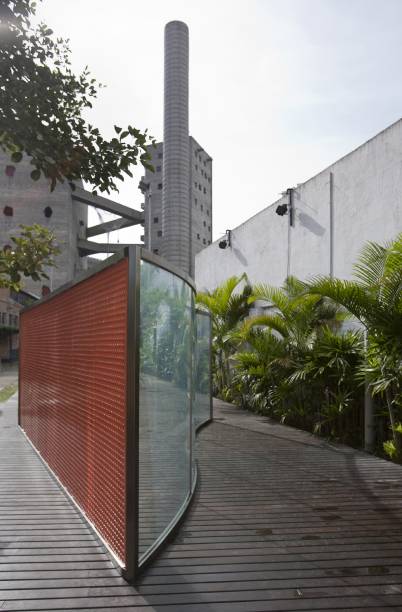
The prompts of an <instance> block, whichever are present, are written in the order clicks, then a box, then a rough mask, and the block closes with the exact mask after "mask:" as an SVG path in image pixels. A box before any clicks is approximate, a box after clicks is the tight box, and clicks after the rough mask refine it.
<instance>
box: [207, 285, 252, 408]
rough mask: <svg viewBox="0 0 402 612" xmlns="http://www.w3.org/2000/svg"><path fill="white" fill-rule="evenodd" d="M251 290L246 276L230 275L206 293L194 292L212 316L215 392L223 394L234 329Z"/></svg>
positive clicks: (245, 313)
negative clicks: (241, 286)
mask: <svg viewBox="0 0 402 612" xmlns="http://www.w3.org/2000/svg"><path fill="white" fill-rule="evenodd" d="M243 282H244V283H245V285H244V287H243V289H242V290H241V291H240V292H236V289H238V287H239V285H240V284H241V283H243ZM251 292H252V289H251V287H250V285H249V284H248V282H247V275H246V274H242V275H241V276H232V277H230V278H228V280H227V281H226V282H224V283H223V284H222V285H220V286H219V287H217V288H216V289H214V290H213V291H211V292H209V291H206V292H200V293H198V294H197V298H196V299H197V304H198V305H199V307H200V308H201V309H204V310H206V311H207V312H209V313H210V315H211V319H212V347H213V355H214V366H215V368H214V369H215V386H216V390H217V393H218V395H219V396H220V397H223V396H224V394H225V393H226V392H227V389H228V385H229V377H230V369H229V359H230V356H231V354H232V353H233V351H234V347H235V338H234V336H233V332H234V330H235V329H236V328H237V326H238V325H239V322H240V321H242V320H243V319H244V318H245V317H246V316H247V315H248V313H249V310H250V305H249V301H248V300H249V298H250V296H251Z"/></svg>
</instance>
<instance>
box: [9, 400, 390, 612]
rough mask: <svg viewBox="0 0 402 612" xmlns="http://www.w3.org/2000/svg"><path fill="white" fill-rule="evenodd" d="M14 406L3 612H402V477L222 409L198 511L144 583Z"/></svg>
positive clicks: (207, 441)
mask: <svg viewBox="0 0 402 612" xmlns="http://www.w3.org/2000/svg"><path fill="white" fill-rule="evenodd" d="M15 409H16V400H15V398H13V399H12V400H9V401H8V402H7V403H6V404H3V405H0V611H1V612H5V611H11V610H23V611H25V612H26V611H34V610H35V611H36V610H47V611H52V610H53V611H56V610H57V611H58V612H60V611H64V610H65V611H67V610H96V611H97V612H112V611H113V610H124V611H133V612H151V611H153V610H155V611H157V612H267V611H271V612H280V611H284V612H291V611H294V612H296V611H302V610H304V611H313V610H314V611H315V610H322V611H335V610H338V611H339V610H342V611H343V612H347V611H350V612H352V611H353V612H363V610H364V611H369V612H379V611H385V610H391V609H393V610H401V611H402V535H401V534H402V529H401V527H402V467H401V466H397V465H393V464H391V463H389V462H386V461H382V460H380V459H377V458H375V457H371V456H369V455H366V454H364V453H360V452H357V451H355V450H353V449H351V448H348V447H345V446H340V445H335V444H329V443H327V442H325V441H323V440H321V439H319V438H317V437H315V436H311V435H309V434H307V433H305V432H301V431H298V430H295V429H291V428H287V427H284V426H282V425H279V424H277V423H272V422H270V421H269V420H268V419H265V418H262V417H258V416H255V415H252V414H250V413H247V412H244V411H241V410H238V409H236V408H233V407H232V406H230V405H228V404H224V403H223V402H216V407H215V416H216V418H215V421H214V423H213V424H211V425H209V426H207V427H206V428H204V429H203V430H202V431H201V433H200V435H199V440H198V461H199V478H200V480H199V486H198V489H197V493H196V496H195V499H194V501H193V504H192V506H191V509H190V511H189V513H188V515H187V517H186V519H185V521H184V523H183V525H182V527H181V529H180V530H179V532H178V534H177V536H176V537H175V539H174V540H173V541H172V542H171V543H170V544H169V545H168V546H167V547H166V548H165V550H164V551H163V552H162V554H161V555H160V556H159V557H158V558H157V559H156V561H155V562H154V563H153V564H152V566H151V567H149V568H148V570H147V571H146V572H145V573H144V574H143V575H142V577H141V579H140V580H139V582H138V584H137V585H136V586H132V585H128V584H127V583H126V582H125V581H124V580H123V579H122V578H121V576H120V574H119V571H118V569H117V568H116V567H115V566H114V564H113V563H112V562H111V560H110V557H109V555H108V553H107V551H106V550H105V548H104V547H103V545H102V543H101V542H100V541H99V540H98V538H97V537H96V535H95V534H94V533H93V532H92V530H91V528H90V527H89V526H88V525H87V524H86V522H85V520H84V519H83V517H82V516H81V515H80V513H79V512H78V510H77V509H76V508H75V507H74V506H73V505H72V504H71V502H70V501H69V500H68V499H67V498H66V496H65V494H64V493H63V491H62V490H61V489H60V488H59V486H58V484H57V483H56V482H55V481H54V480H53V479H52V478H51V476H50V475H49V473H48V472H47V470H46V468H45V467H44V466H43V465H42V463H41V461H40V460H39V459H38V457H37V456H36V454H35V453H34V452H33V450H32V449H31V447H30V445H29V444H28V443H27V441H26V440H25V438H24V437H23V435H22V434H21V432H20V431H19V430H18V428H17V426H16V416H15ZM157 527H158V523H157V522H156V523H155V525H153V524H152V521H150V534H152V529H154V528H157Z"/></svg>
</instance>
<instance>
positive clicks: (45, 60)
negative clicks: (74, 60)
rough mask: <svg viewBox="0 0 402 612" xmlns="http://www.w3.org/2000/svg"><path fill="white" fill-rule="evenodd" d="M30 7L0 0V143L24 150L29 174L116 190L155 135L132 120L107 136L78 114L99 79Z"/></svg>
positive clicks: (20, 0)
mask: <svg viewBox="0 0 402 612" xmlns="http://www.w3.org/2000/svg"><path fill="white" fill-rule="evenodd" d="M35 12H36V3H35V2H33V1H32V0H0V43H1V44H0V147H1V148H2V149H3V150H4V151H5V152H6V153H8V154H10V155H11V158H12V160H13V162H15V163H18V162H19V161H21V159H22V157H23V154H24V153H26V154H28V155H29V156H30V157H31V164H32V166H33V169H32V172H31V177H32V179H33V180H38V179H39V178H40V177H41V175H44V176H45V177H47V178H48V179H49V180H50V187H51V190H53V189H54V188H55V186H56V184H57V182H63V181H64V180H65V179H67V180H68V181H76V180H83V181H86V182H88V183H90V184H91V185H93V189H94V191H96V190H100V191H102V192H107V193H110V191H111V190H115V191H117V187H116V185H115V179H119V180H124V175H125V174H126V175H128V176H132V173H131V170H130V168H131V167H132V166H133V165H136V164H138V163H141V164H142V165H143V166H144V167H146V168H151V169H152V166H151V165H150V164H149V160H150V157H151V156H150V154H149V153H148V152H147V146H148V145H149V144H151V143H154V140H153V139H151V138H150V137H149V136H148V134H147V132H146V131H145V132H141V131H140V130H138V129H136V128H135V127H133V126H131V125H129V126H128V127H126V128H124V129H123V128H121V127H118V126H114V130H115V133H116V135H115V136H114V137H113V138H112V139H111V140H106V139H105V138H103V137H102V136H101V134H100V132H99V130H98V128H96V127H94V126H93V125H91V124H90V123H88V122H87V121H86V120H85V119H84V118H83V113H84V111H86V110H87V109H90V108H92V103H93V101H94V99H95V98H96V97H97V93H98V91H99V89H100V88H101V87H102V85H100V84H99V83H98V82H97V81H96V80H95V79H94V78H92V77H91V74H90V72H89V70H88V68H85V69H84V71H83V72H82V73H81V74H79V75H78V76H76V75H75V74H74V73H73V72H72V69H71V61H70V55H71V52H70V48H69V44H68V43H69V41H68V40H63V39H62V38H56V37H55V36H54V34H53V31H52V30H51V29H50V28H49V27H48V26H47V25H46V24H44V23H40V24H39V25H38V26H33V25H32V23H31V22H32V18H33V17H34V16H35Z"/></svg>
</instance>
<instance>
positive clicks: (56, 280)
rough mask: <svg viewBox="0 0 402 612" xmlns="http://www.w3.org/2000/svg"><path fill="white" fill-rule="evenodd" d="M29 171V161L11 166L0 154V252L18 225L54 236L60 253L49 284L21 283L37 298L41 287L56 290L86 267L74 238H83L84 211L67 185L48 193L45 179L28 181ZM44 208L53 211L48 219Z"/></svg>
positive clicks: (85, 215)
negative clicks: (10, 169)
mask: <svg viewBox="0 0 402 612" xmlns="http://www.w3.org/2000/svg"><path fill="white" fill-rule="evenodd" d="M7 165H15V168H16V169H15V172H14V175H13V176H7V174H6V167H7ZM32 169H33V167H32V166H31V165H30V163H29V159H27V158H25V159H24V160H23V161H21V162H20V163H18V164H11V162H10V160H9V158H8V156H6V155H5V154H3V153H0V248H4V246H5V245H6V244H10V236H12V235H17V234H18V233H19V230H20V228H19V226H20V224H24V225H33V224H34V223H38V224H40V225H42V226H44V227H47V228H49V229H50V230H52V231H53V232H54V235H55V238H56V241H57V243H58V244H59V246H60V248H61V253H60V255H59V256H58V257H57V258H56V264H57V267H54V268H50V269H49V270H48V274H49V276H50V280H49V281H46V280H44V281H43V282H39V283H35V282H33V281H31V280H30V279H27V280H26V281H24V288H25V289H26V290H27V291H30V292H32V293H33V294H35V295H38V296H40V295H41V293H42V286H43V285H47V286H49V287H50V288H51V289H56V288H57V287H59V286H60V285H63V284H64V283H66V282H68V281H70V280H71V279H72V278H74V276H75V275H76V274H77V273H78V272H80V271H81V270H82V269H84V268H85V267H86V262H85V258H84V259H82V258H80V257H79V255H78V250H77V237H78V235H80V236H81V237H82V238H83V237H85V232H86V226H87V207H86V206H85V205H84V204H78V203H73V202H72V198H71V190H70V187H69V186H68V185H66V184H63V185H58V186H57V187H56V189H55V190H54V191H53V193H51V192H50V189H49V182H48V181H47V180H46V179H40V180H39V181H36V182H35V181H33V180H32V179H31V177H30V173H31V171H32ZM6 206H11V207H12V209H13V215H12V216H6V215H5V214H4V208H5V207H6ZM47 206H49V207H51V209H52V216H51V217H50V218H47V217H46V216H45V214H44V210H45V208H46V207H47Z"/></svg>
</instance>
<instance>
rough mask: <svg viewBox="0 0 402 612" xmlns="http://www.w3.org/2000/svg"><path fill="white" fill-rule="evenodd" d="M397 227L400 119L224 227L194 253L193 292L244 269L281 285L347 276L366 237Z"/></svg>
mask: <svg viewBox="0 0 402 612" xmlns="http://www.w3.org/2000/svg"><path fill="white" fill-rule="evenodd" d="M401 231H402V119H401V120H399V121H397V122H396V123H394V124H393V125H391V126H389V127H388V128H386V129H385V130H383V131H382V132H380V133H379V134H377V135H376V136H375V137H374V138H371V139H370V140H368V141H367V142H366V143H364V144H362V145H361V146H359V147H358V148H357V149H355V150H354V151H352V152H351V153H349V154H348V155H345V156H344V157H342V158H341V159H339V160H338V161H336V162H335V163H334V164H332V165H331V166H329V167H328V168H326V169H325V170H323V171H322V172H320V173H319V174H317V175H316V176H314V177H313V178H311V179H309V180H308V181H306V182H305V183H302V184H299V185H297V187H294V188H289V189H287V190H286V191H285V192H284V195H283V197H282V198H281V199H279V200H278V201H277V202H275V203H273V204H272V205H270V206H268V207H267V208H265V209H264V210H262V211H261V212H259V213H257V214H256V215H255V216H253V217H251V218H250V219H248V220H247V221H245V222H244V223H243V224H242V225H240V226H239V227H236V228H234V229H232V230H231V232H230V245H228V246H227V248H225V249H222V248H219V241H216V242H214V243H213V244H211V245H210V246H209V247H207V248H206V249H205V250H203V251H201V252H200V253H199V254H198V255H197V257H196V264H195V280H196V283H197V287H198V289H199V290H205V289H207V290H212V289H214V288H215V287H217V286H218V285H219V284H220V283H222V282H223V281H225V280H226V279H227V278H228V277H230V276H233V275H238V274H241V273H243V272H246V273H247V275H248V278H249V280H250V281H251V282H252V283H258V282H264V283H269V284H272V285H275V286H280V285H281V284H282V283H283V281H284V280H285V278H286V277H287V276H289V275H294V276H296V277H298V278H300V279H308V278H311V277H313V276H315V275H319V274H323V275H332V276H335V277H340V278H345V279H348V278H351V276H352V274H353V264H354V262H355V261H356V259H357V257H358V255H359V252H360V251H361V249H362V247H363V245H364V244H365V243H366V242H367V241H375V242H379V243H383V242H386V241H389V240H392V239H393V238H395V237H396V235H397V234H398V233H399V232H401Z"/></svg>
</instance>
